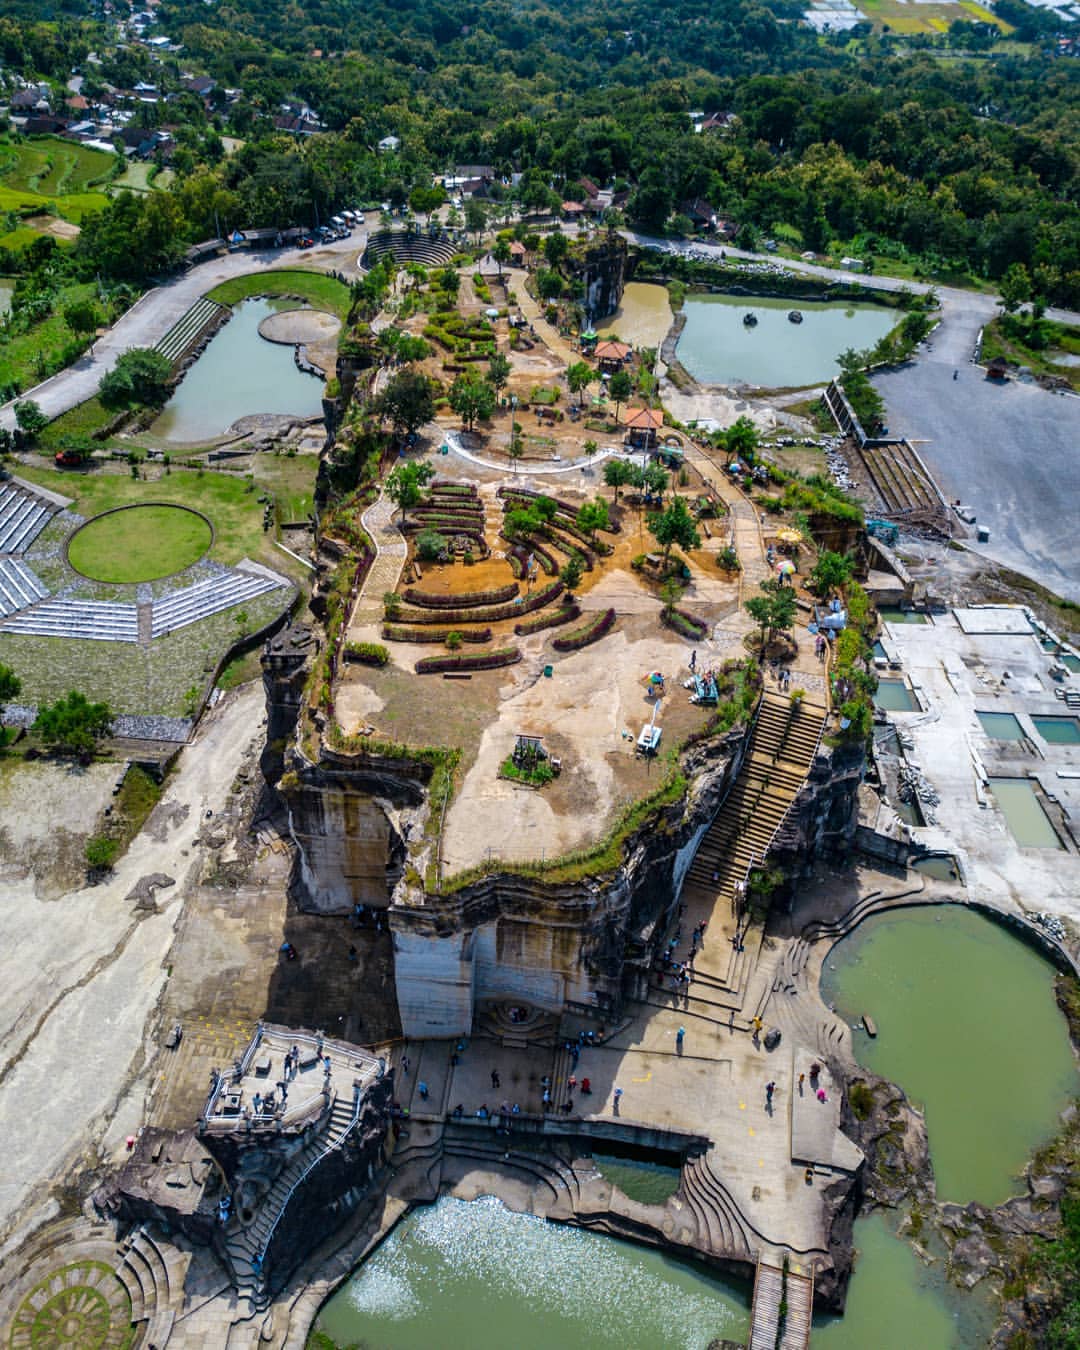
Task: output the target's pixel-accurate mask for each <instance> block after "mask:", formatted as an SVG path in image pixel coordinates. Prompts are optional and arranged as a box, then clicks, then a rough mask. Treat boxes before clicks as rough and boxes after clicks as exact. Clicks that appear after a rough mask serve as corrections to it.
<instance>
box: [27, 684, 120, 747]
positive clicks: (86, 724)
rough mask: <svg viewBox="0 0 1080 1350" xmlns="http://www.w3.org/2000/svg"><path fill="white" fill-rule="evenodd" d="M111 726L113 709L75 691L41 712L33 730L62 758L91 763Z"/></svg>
mask: <svg viewBox="0 0 1080 1350" xmlns="http://www.w3.org/2000/svg"><path fill="white" fill-rule="evenodd" d="M112 724H113V714H112V709H111V708H110V707H109V705H108V704H107V703H91V702H90V700H89V699H88V698H87V697H86V695H85V694H81V693H79V691H78V690H77V689H73V690H72V691H71V692H70V693H69V694H68V695H67V697H66V698H60V699H57V700H56V702H55V703H53V704H51V705H50V704H47V703H46V704H44V705H43V706H42V707H41V708H39V709H38V715H37V718H36V719H35V721H34V726H33V730H34V731H36V732H38V733H39V734H40V736H41V739H42V740H43V741H44V742H45V744H46V745H51V746H52V747H53V748H54V749H55V750H58V751H59V752H60V754H62V755H78V756H79V758H80V759H88V758H89V757H90V756H91V755H93V753H94V748H95V746H96V745H97V742H98V741H99V740H100V739H101V738H102V737H103V736H107V735H108V734H109V732H110V731H111V730H112Z"/></svg>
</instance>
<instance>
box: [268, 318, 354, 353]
mask: <svg viewBox="0 0 1080 1350" xmlns="http://www.w3.org/2000/svg"><path fill="white" fill-rule="evenodd" d="M340 332H341V320H340V319H339V318H337V316H336V315H334V314H326V313H324V312H323V311H322V310H321V309H281V310H278V311H277V313H276V314H268V315H267V317H266V318H265V319H263V321H262V323H260V324H259V335H260V337H264V338H266V340H267V341H268V342H282V343H284V344H285V345H286V346H290V347H291V346H293V345H294V344H295V343H297V342H330V341H333V340H334V339H335V338H336V337H337V335H338V333H340Z"/></svg>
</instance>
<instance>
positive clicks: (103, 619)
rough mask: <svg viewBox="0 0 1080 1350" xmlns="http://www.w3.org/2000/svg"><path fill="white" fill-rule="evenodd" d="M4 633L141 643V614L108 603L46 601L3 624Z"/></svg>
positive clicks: (1, 625)
mask: <svg viewBox="0 0 1080 1350" xmlns="http://www.w3.org/2000/svg"><path fill="white" fill-rule="evenodd" d="M0 632H4V633H25V634H28V635H30V636H33V637H62V638H90V639H93V640H95V641H98V642H138V640H139V611H138V609H137V607H136V606H135V605H117V604H113V603H111V602H107V601H104V600H46V601H44V603H42V604H40V605H38V606H37V607H36V608H35V609H31V610H28V611H26V613H20V614H16V615H15V616H14V617H13V618H9V619H4V620H2V621H0Z"/></svg>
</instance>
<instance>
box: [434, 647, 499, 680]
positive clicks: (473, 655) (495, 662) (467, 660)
mask: <svg viewBox="0 0 1080 1350" xmlns="http://www.w3.org/2000/svg"><path fill="white" fill-rule="evenodd" d="M520 660H521V653H520V652H519V651H518V649H517V648H516V647H496V648H494V649H493V650H492V651H489V652H464V653H459V654H456V655H453V656H425V657H424V658H423V659H422V660H420V661H417V663H416V666H415V669H416V673H417V675H438V674H440V673H442V672H443V671H465V670H496V669H497V668H498V667H499V666H512V665H513V664H514V663H515V662H516V661H520Z"/></svg>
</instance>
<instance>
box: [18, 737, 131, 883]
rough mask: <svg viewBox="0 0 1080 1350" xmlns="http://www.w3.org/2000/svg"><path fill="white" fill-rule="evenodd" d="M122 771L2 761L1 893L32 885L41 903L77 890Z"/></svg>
mask: <svg viewBox="0 0 1080 1350" xmlns="http://www.w3.org/2000/svg"><path fill="white" fill-rule="evenodd" d="M123 772H124V770H123V765H118V764H91V765H90V766H89V767H88V768H83V767H82V766H81V765H78V764H65V763H53V762H51V761H48V760H39V761H37V762H36V763H29V764H28V763H26V762H25V761H23V760H16V759H9V760H0V822H2V824H0V890H3V891H6V890H7V888H8V887H9V886H16V885H22V884H23V883H25V884H27V885H28V887H29V890H30V892H31V894H34V895H36V896H37V898H38V899H40V900H50V899H55V898H56V897H57V896H59V895H62V894H64V892H66V891H68V890H70V889H72V887H76V886H78V885H79V884H80V883H81V881H82V879H83V877H84V876H85V874H86V860H85V856H84V851H83V850H84V848H85V845H86V840H87V838H88V837H89V836H90V835H91V834H93V833H94V832H95V829H96V826H97V822H98V819H99V818H100V816H101V812H102V811H103V810H104V809H105V807H106V806H108V805H109V803H110V802H111V801H112V790H113V787H114V786H115V785H116V783H118V782H119V781H120V779H121V778H122V777H123Z"/></svg>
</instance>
